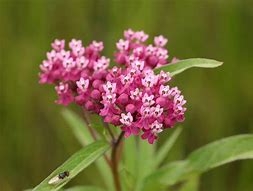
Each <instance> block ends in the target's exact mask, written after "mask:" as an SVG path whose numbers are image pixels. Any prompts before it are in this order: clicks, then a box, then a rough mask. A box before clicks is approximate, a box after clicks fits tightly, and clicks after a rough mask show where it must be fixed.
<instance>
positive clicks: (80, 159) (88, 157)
mask: <svg viewBox="0 0 253 191" xmlns="http://www.w3.org/2000/svg"><path fill="white" fill-rule="evenodd" d="M108 149H109V144H108V143H106V142H104V141H97V142H95V143H92V144H90V145H88V146H86V147H84V148H83V149H81V150H80V151H78V152H77V153H75V154H74V155H72V156H71V157H70V158H69V159H68V160H67V161H66V162H65V163H63V164H62V165H61V166H60V167H58V168H57V169H56V170H55V171H54V172H52V173H51V174H50V175H49V176H48V177H47V178H46V179H45V180H43V181H42V182H41V183H40V184H39V185H38V186H36V187H35V188H34V189H33V191H42V190H43V191H44V190H45V191H46V190H51V191H56V190H59V189H60V188H61V187H63V186H64V185H65V184H67V183H68V182H69V181H70V180H71V179H73V178H74V177H75V176H76V175H77V174H78V173H80V172H81V171H82V170H84V169H85V168H86V167H87V166H89V165H90V164H91V163H93V162H94V161H95V160H96V159H98V158H99V157H101V156H102V155H103V154H104V153H105V152H106V151H107V150H108ZM65 171H68V172H69V176H68V177H65V178H64V179H62V180H61V181H60V182H58V183H57V184H49V183H48V182H49V180H51V179H52V178H53V177H56V176H57V175H58V174H60V173H62V172H65Z"/></svg>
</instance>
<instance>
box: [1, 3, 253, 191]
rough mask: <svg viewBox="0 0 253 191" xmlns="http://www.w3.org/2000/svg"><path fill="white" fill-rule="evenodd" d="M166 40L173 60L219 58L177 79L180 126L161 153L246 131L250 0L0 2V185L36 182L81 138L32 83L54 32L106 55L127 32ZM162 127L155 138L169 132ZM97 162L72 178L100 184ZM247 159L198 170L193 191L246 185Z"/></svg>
mask: <svg viewBox="0 0 253 191" xmlns="http://www.w3.org/2000/svg"><path fill="white" fill-rule="evenodd" d="M128 28H133V29H134V30H142V29H143V30H144V31H145V32H146V33H148V34H150V36H151V37H152V38H153V36H154V35H158V34H163V35H164V36H166V37H168V39H169V43H168V46H167V47H168V49H169V51H170V54H171V55H172V56H177V57H178V58H191V57H205V58H213V59H217V60H220V61H223V62H224V65H223V66H222V67H220V68H215V69H191V70H188V71H187V72H185V73H183V74H181V75H179V76H177V77H176V80H175V83H176V84H177V85H178V86H179V87H180V89H182V90H183V93H184V95H185V97H186V99H187V101H188V103H187V107H188V111H187V116H186V121H185V123H184V131H183V134H182V136H180V138H179V140H178V142H177V145H176V147H175V148H174V149H173V152H172V153H171V155H170V156H169V157H168V159H167V160H173V159H183V158H184V157H185V156H187V154H188V153H190V152H191V151H192V150H194V149H196V148H198V147H200V146H202V145H204V144H206V143H208V142H211V141H214V140H217V139H220V138H222V137H226V136H231V135H236V134H241V133H252V132H253V117H252V113H253V111H252V110H253V85H252V82H253V55H252V54H253V2H252V1H243V0H238V1H236V0H227V1H225V0H181V1H180V0H174V1H172V0H168V1H165V0H164V1H162V0H153V1H148V0H143V1H134V0H132V1H130V0H125V1H106V0H104V1H102V0H100V1H96V0H83V1H81V0H72V1H62V0H58V1H57V0H55V1H53V0H48V1H42V0H30V1H28V0H27V1H24V0H23V1H22V0H16V1H14V0H9V1H8V0H0V40H1V41H0V46H1V52H0V64H1V65H0V72H1V73H0V77H1V85H0V88H1V89H0V93H1V95H0V108H1V110H0V111H1V113H0V114H1V115H0V117H1V123H0V126H1V128H0V132H1V137H0V190H1V191H9V190H22V189H25V188H30V187H33V186H35V185H36V184H38V183H39V182H40V181H41V180H42V179H44V178H45V177H46V176H47V175H48V174H49V173H50V172H51V171H52V170H53V169H54V168H56V167H57V166H58V165H59V164H61V163H62V162H63V161H65V160H66V159H67V158H68V157H69V156H70V155H71V154H72V153H74V152H75V151H76V150H78V149H79V148H80V145H79V144H78V142H77V141H76V140H75V138H74V136H73V135H72V133H71V131H70V129H69V128H68V125H67V124H66V122H65V121H64V120H63V118H62V115H61V110H62V108H63V107H62V106H59V105H55V104H54V100H55V99H56V95H55V92H54V90H53V87H51V86H41V85H39V84H38V72H39V64H40V63H41V61H42V60H43V59H44V58H45V53H46V51H48V50H50V43H51V42H52V41H53V40H54V39H55V38H64V39H67V40H70V39H71V38H80V39H82V40H83V41H84V42H85V44H87V43H88V42H90V41H91V40H93V39H96V40H103V41H104V43H105V47H106V48H105V51H104V53H105V55H107V56H110V57H111V55H112V53H113V51H114V48H115V42H116V41H117V40H118V39H119V38H121V37H122V32H123V30H125V29H128ZM172 131H173V130H171V131H167V132H166V133H165V135H163V137H162V139H161V141H162V140H164V139H166V137H167V136H168V135H169V134H170V133H171V132H172ZM97 175H98V174H97V172H96V169H95V167H94V166H91V167H89V168H88V169H87V170H86V171H84V172H83V173H81V174H80V175H79V176H78V177H77V178H76V179H75V180H74V181H72V182H71V183H70V185H71V184H72V185H73V184H77V183H79V184H82V183H87V184H93V183H94V182H97V180H98V178H96V176H97ZM252 180H253V162H252V161H239V162H235V163H232V164H229V165H225V166H223V167H221V168H218V169H215V170H212V171H211V172H209V173H206V174H204V176H202V178H201V185H200V190H203V191H219V190H230V191H250V190H253V182H252Z"/></svg>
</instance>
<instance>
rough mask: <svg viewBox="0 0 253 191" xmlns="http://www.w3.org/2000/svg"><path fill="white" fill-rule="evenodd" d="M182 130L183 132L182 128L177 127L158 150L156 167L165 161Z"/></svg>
mask: <svg viewBox="0 0 253 191" xmlns="http://www.w3.org/2000/svg"><path fill="white" fill-rule="evenodd" d="M181 132H182V128H181V127H177V128H176V129H175V131H174V132H173V133H172V135H171V136H170V137H169V139H168V140H167V141H166V142H165V143H164V144H163V145H162V146H161V148H160V149H159V150H158V152H157V153H156V157H155V161H154V163H155V164H154V165H155V167H157V166H159V165H160V164H161V162H163V160H164V159H165V158H166V156H167V155H168V153H169V151H170V149H171V148H172V146H173V145H174V143H175V142H176V140H177V138H178V136H179V135H180V133H181Z"/></svg>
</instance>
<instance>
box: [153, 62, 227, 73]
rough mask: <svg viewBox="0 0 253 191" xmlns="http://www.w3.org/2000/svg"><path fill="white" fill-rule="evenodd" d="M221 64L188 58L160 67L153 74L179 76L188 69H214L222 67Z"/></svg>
mask: <svg viewBox="0 0 253 191" xmlns="http://www.w3.org/2000/svg"><path fill="white" fill-rule="evenodd" d="M222 64H223V63H222V62H219V61H216V60H212V59H205V58H189V59H185V60H179V61H178V62H176V63H173V64H168V65H164V66H161V67H159V68H156V69H155V72H160V71H161V70H163V71H166V72H170V74H171V76H174V75H176V74H179V73H181V72H183V71H185V70H187V69H189V68H192V67H200V68H215V67H218V66H220V65H222Z"/></svg>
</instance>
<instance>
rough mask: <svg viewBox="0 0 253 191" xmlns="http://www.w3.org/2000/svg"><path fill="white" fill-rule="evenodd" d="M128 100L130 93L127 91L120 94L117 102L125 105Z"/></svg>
mask: <svg viewBox="0 0 253 191" xmlns="http://www.w3.org/2000/svg"><path fill="white" fill-rule="evenodd" d="M127 102H128V95H127V94H126V93H123V94H121V95H120V96H119V98H118V99H117V103H119V104H122V105H125V104H127Z"/></svg>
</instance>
